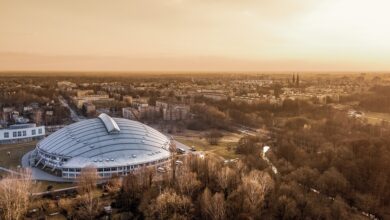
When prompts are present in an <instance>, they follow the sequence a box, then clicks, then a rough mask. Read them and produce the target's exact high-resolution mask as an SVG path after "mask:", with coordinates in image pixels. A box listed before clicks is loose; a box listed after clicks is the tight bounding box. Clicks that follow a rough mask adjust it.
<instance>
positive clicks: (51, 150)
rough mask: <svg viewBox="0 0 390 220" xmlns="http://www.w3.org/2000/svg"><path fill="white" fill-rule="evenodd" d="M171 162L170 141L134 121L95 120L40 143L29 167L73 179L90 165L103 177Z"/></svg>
mask: <svg viewBox="0 0 390 220" xmlns="http://www.w3.org/2000/svg"><path fill="white" fill-rule="evenodd" d="M169 159H170V139H169V138H167V137H166V136H165V135H163V134H162V133H160V132H158V131H157V130H155V129H153V128H151V127H149V126H147V125H145V124H142V123H140V122H137V121H132V120H128V119H123V118H112V117H110V116H108V115H106V114H104V113H103V114H101V115H99V117H97V118H93V119H88V120H83V121H80V122H77V123H74V124H71V125H68V126H66V127H64V128H62V129H60V130H58V131H56V132H55V133H53V134H51V135H49V136H48V137H47V138H45V139H43V140H41V141H40V142H39V143H38V144H37V145H36V148H35V150H34V152H33V153H32V154H31V156H30V164H32V165H33V166H35V167H38V168H41V169H45V170H49V171H52V172H54V173H56V174H57V175H59V176H62V177H63V178H67V179H73V178H76V177H77V176H79V174H80V171H81V169H82V168H84V167H86V166H93V167H96V168H97V171H98V173H99V175H100V176H101V177H103V178H108V177H111V176H112V175H114V174H117V175H126V174H128V173H130V172H132V171H134V170H136V169H139V168H141V167H145V166H159V165H163V164H164V163H166V162H167V161H168V160H169Z"/></svg>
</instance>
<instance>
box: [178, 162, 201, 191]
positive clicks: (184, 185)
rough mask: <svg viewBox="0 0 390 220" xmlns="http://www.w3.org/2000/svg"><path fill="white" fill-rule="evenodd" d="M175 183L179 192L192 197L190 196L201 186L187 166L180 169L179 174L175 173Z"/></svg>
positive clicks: (195, 175)
mask: <svg viewBox="0 0 390 220" xmlns="http://www.w3.org/2000/svg"><path fill="white" fill-rule="evenodd" d="M176 183H177V184H176V185H177V188H178V189H179V191H180V192H181V193H183V194H185V195H188V196H192V194H193V193H194V192H195V191H196V190H198V189H199V187H200V186H201V182H200V181H199V180H198V178H197V174H196V173H195V172H191V170H190V169H189V168H188V167H187V166H184V167H182V168H181V169H180V172H177V176H176Z"/></svg>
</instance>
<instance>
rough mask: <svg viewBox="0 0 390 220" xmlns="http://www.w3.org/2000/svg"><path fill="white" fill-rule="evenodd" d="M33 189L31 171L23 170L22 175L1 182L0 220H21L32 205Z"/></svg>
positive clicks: (9, 177) (12, 176) (8, 177)
mask: <svg viewBox="0 0 390 220" xmlns="http://www.w3.org/2000/svg"><path fill="white" fill-rule="evenodd" d="M32 189H33V184H32V179H31V171H30V170H23V171H22V172H21V173H20V175H17V174H11V175H10V176H7V177H5V178H4V179H2V180H0V208H1V209H2V212H1V213H0V214H1V218H0V219H5V220H15V219H16V220H18V219H21V218H22V217H23V215H24V214H25V212H26V211H27V208H28V205H29V203H30V193H31V192H32Z"/></svg>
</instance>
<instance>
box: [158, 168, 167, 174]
mask: <svg viewBox="0 0 390 220" xmlns="http://www.w3.org/2000/svg"><path fill="white" fill-rule="evenodd" d="M157 172H160V173H165V172H167V170H166V169H165V168H164V167H157Z"/></svg>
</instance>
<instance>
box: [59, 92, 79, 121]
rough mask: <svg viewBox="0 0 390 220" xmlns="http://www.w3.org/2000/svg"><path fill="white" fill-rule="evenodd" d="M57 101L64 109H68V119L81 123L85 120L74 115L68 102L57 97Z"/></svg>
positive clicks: (74, 112)
mask: <svg viewBox="0 0 390 220" xmlns="http://www.w3.org/2000/svg"><path fill="white" fill-rule="evenodd" d="M58 100H59V101H60V103H61V105H62V106H64V107H65V108H67V109H69V111H70V117H71V118H72V120H73V121H75V122H78V121H81V120H84V119H85V117H83V116H80V115H78V114H77V113H76V111H75V110H73V109H72V108H71V107H70V106H69V104H68V102H67V101H66V100H65V99H64V97H62V96H59V97H58Z"/></svg>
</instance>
